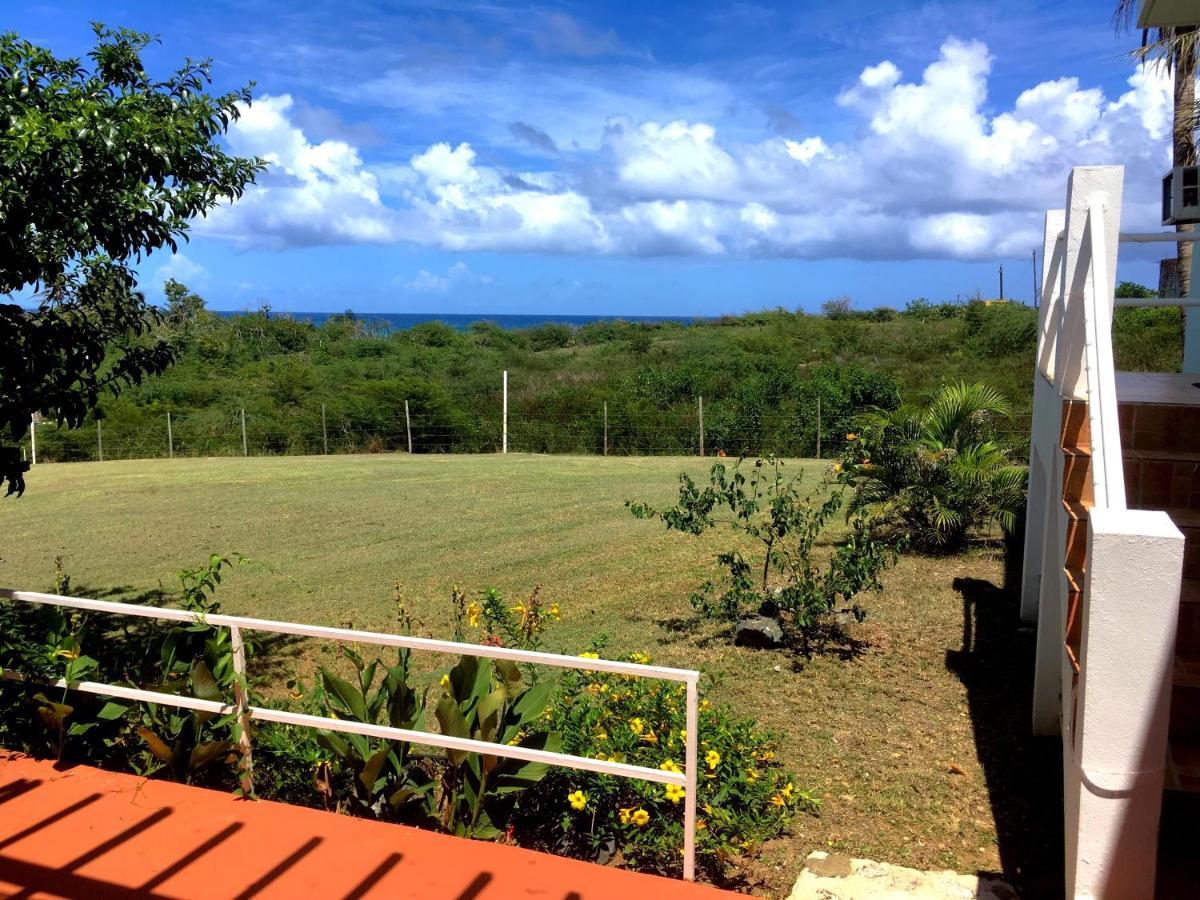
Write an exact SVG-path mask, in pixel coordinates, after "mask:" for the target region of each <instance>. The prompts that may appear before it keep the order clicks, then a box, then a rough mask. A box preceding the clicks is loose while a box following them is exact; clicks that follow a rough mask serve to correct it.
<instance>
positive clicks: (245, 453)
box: [242, 407, 250, 456]
mask: <svg viewBox="0 0 1200 900" xmlns="http://www.w3.org/2000/svg"><path fill="white" fill-rule="evenodd" d="M249 455H250V449H249V447H248V445H247V444H246V409H245V407H243V408H242V456H249Z"/></svg>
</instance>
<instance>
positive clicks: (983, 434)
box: [838, 383, 1027, 552]
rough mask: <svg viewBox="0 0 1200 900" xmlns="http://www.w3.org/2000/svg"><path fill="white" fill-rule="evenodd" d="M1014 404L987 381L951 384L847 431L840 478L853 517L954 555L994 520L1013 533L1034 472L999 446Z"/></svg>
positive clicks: (872, 415) (925, 547)
mask: <svg viewBox="0 0 1200 900" xmlns="http://www.w3.org/2000/svg"><path fill="white" fill-rule="evenodd" d="M1007 416H1008V403H1007V401H1006V400H1005V399H1004V397H1003V396H1001V394H1000V393H999V392H998V391H996V390H994V389H993V388H990V387H987V386H986V385H982V384H970V385H968V384H964V383H959V384H951V385H946V386H944V387H943V388H942V389H941V390H940V391H938V393H937V395H936V396H935V397H934V398H933V401H932V402H931V403H930V404H929V406H928V407H926V408H924V409H918V408H914V407H911V406H905V407H901V408H900V409H898V410H895V411H893V412H883V411H877V412H874V413H870V414H867V415H865V416H863V417H861V418H860V419H859V423H858V428H859V431H858V432H857V433H851V434H848V435H846V437H847V444H846V450H845V452H844V453H843V456H842V461H841V463H840V464H839V474H838V478H839V480H840V481H841V482H842V483H843V484H845V485H848V486H850V487H851V488H852V491H853V493H852V495H851V501H850V504H849V509H850V512H851V514H858V515H864V514H865V515H870V516H873V517H874V519H875V522H876V524H877V525H878V526H879V527H881V528H882V529H883V530H885V531H891V532H892V533H894V534H897V535H898V536H899V537H900V538H901V539H903V540H905V541H907V542H908V543H910V544H911V545H912V546H914V547H915V548H917V549H919V550H923V551H925V552H953V551H956V550H959V549H961V548H962V547H963V546H964V545H965V544H966V541H967V538H968V537H969V536H970V535H971V534H972V533H973V532H977V531H978V530H980V529H982V528H985V527H987V526H989V525H991V524H999V525H1000V526H1002V527H1003V528H1005V529H1008V530H1011V529H1012V528H1013V526H1014V524H1015V522H1016V518H1017V516H1018V514H1019V513H1020V511H1021V510H1022V509H1023V508H1024V505H1025V484H1026V480H1027V473H1026V470H1025V467H1024V466H1019V465H1015V464H1014V463H1013V462H1012V460H1011V458H1010V456H1009V453H1008V452H1007V450H1006V449H1005V448H1004V447H1002V446H1001V445H1000V443H999V439H998V437H997V434H996V421H997V420H998V419H1005V418H1007Z"/></svg>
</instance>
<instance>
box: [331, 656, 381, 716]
mask: <svg viewBox="0 0 1200 900" xmlns="http://www.w3.org/2000/svg"><path fill="white" fill-rule="evenodd" d="M321 681H322V682H323V683H324V685H325V691H326V693H328V694H330V695H332V696H333V697H334V699H336V700H337V701H338V702H339V703H340V704H341V706H342V709H343V710H345V711H347V712H349V713H350V715H352V716H353V717H354V718H355V719H357V720H358V721H359V722H369V721H370V719H368V718H367V704H366V701H365V700H364V699H363V695H362V694H361V693H359V691H358V690H356V689H355V688H354V687H352V686H351V685H350V683H349V682H347V681H345V680H344V679H341V678H339V677H338V676H336V675H334V674H333V673H332V672H330V671H329V670H328V669H326V668H325V667H324V666H322V667H321Z"/></svg>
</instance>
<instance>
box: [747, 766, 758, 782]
mask: <svg viewBox="0 0 1200 900" xmlns="http://www.w3.org/2000/svg"><path fill="white" fill-rule="evenodd" d="M746 780H747V781H748V782H750V783H751V784H754V782H756V781H758V769H747V770H746Z"/></svg>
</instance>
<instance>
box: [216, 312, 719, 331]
mask: <svg viewBox="0 0 1200 900" xmlns="http://www.w3.org/2000/svg"><path fill="white" fill-rule="evenodd" d="M271 314H272V315H275V316H288V317H289V318H292V319H302V320H305V321H308V322H312V323H313V324H314V325H322V324H324V323H325V322H326V320H328V319H329V318H330V317H331V316H335V315H340V313H332V312H275V311H273V312H272V313H271ZM217 315H219V316H225V317H229V316H240V315H245V311H232V310H221V311H218V312H217ZM353 316H354V318H356V319H359V320H361V321H363V322H365V323H366V324H367V326H368V327H370V328H371V329H372V330H379V331H404V330H405V329H408V328H412V327H413V326H414V325H420V324H421V323H422V322H442V323H444V324H446V325H449V326H450V327H452V328H457V329H458V330H459V331H465V330H466V329H468V328H470V327H471V325H472V324H473V323H475V322H491V323H492V324H493V325H498V326H500V327H501V328H533V327H535V326H538V325H551V324H553V325H575V326H578V325H587V324H589V323H592V322H645V323H648V324H657V323H660V322H679V323H682V324H685V325H687V324H691V323H692V322H704V321H708V317H707V316H602V315H598V316H570V315H554V314H545V315H518V314H515V313H513V314H510V313H360V312H356V313H353Z"/></svg>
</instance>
